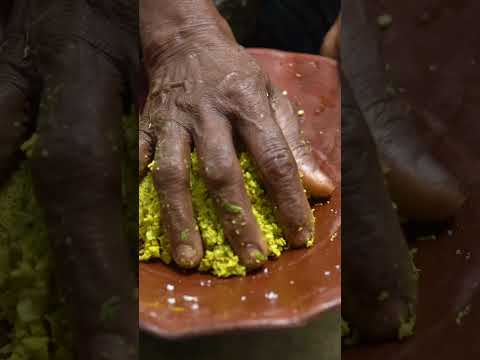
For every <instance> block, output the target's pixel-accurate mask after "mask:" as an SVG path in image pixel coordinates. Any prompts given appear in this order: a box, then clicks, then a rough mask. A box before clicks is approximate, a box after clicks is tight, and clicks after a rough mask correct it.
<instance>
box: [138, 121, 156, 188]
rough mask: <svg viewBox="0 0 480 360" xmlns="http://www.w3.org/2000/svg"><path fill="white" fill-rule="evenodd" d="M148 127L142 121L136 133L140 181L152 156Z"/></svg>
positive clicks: (151, 140) (152, 142)
mask: <svg viewBox="0 0 480 360" xmlns="http://www.w3.org/2000/svg"><path fill="white" fill-rule="evenodd" d="M146 121H148V120H146ZM148 126H149V125H148V124H145V123H144V121H143V120H142V121H140V129H139V133H138V178H139V180H140V181H141V180H142V179H143V177H144V176H145V175H146V173H147V170H148V164H150V163H151V162H152V160H153V156H154V149H155V145H154V139H153V136H152V135H151V134H150V131H148V130H147V128H148Z"/></svg>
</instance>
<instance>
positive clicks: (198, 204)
mask: <svg viewBox="0 0 480 360" xmlns="http://www.w3.org/2000/svg"><path fill="white" fill-rule="evenodd" d="M240 166H241V168H242V171H243V178H244V182H245V186H246V190H247V194H248V196H249V198H250V201H251V203H252V208H253V214H254V216H255V218H256V220H257V222H258V224H259V226H260V229H261V231H262V233H263V235H264V237H265V239H266V241H267V244H268V248H269V251H270V256H271V257H274V258H275V257H279V256H280V255H281V253H282V252H283V251H284V250H286V249H287V242H286V241H285V239H284V238H283V235H282V231H281V229H280V227H279V225H278V223H277V220H276V217H275V211H274V207H273V206H272V204H271V203H270V201H269V200H268V198H267V196H266V194H265V191H264V189H263V188H262V186H261V183H260V180H259V178H258V177H257V175H256V173H255V169H254V167H253V164H252V162H251V161H250V159H249V158H248V156H247V155H246V154H245V153H242V154H241V155H240ZM190 179H191V184H190V185H191V191H192V198H193V207H194V210H195V215H196V219H197V225H198V228H199V231H200V234H201V236H202V240H203V243H204V249H205V254H204V257H203V259H202V261H201V263H200V266H199V269H198V270H199V271H202V272H210V273H212V274H214V275H215V276H218V277H229V276H234V275H237V276H243V275H246V268H245V266H243V265H242V264H240V260H239V258H238V257H237V256H236V255H235V254H234V252H233V250H232V248H231V247H230V245H229V244H228V242H227V241H226V240H225V237H224V234H223V230H222V226H221V224H220V222H219V220H218V218H217V215H216V212H215V208H214V203H213V200H212V198H211V197H210V196H209V194H208V190H207V186H206V184H205V182H204V181H203V180H202V178H201V176H200V169H199V163H198V158H197V155H196V154H195V153H192V166H191V176H190ZM161 223H162V222H161V203H160V200H159V199H158V195H157V193H156V191H155V188H154V185H153V180H152V177H151V176H150V175H148V176H147V177H146V178H145V179H144V180H143V182H142V183H141V184H140V191H139V237H140V241H141V243H140V261H148V260H152V259H160V260H162V261H163V262H164V263H166V264H170V263H171V262H172V257H171V254H170V245H169V242H168V240H167V238H166V234H165V230H164V228H163V226H162V224H161ZM309 245H310V246H311V245H313V239H312V242H310V243H309Z"/></svg>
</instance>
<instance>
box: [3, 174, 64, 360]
mask: <svg viewBox="0 0 480 360" xmlns="http://www.w3.org/2000/svg"><path fill="white" fill-rule="evenodd" d="M66 319H67V316H66V314H65V311H64V304H63V303H62V301H61V297H60V296H59V294H58V293H57V292H56V291H55V284H54V279H53V268H52V258H51V253H50V247H49V242H48V238H47V231H46V227H45V225H44V223H43V221H42V214H41V211H40V209H39V207H38V205H37V203H36V201H35V197H34V196H33V189H32V182H31V178H30V174H29V171H28V169H27V167H26V166H25V165H23V166H22V167H21V168H20V170H18V171H17V172H16V173H15V174H14V175H13V177H12V178H11V179H9V181H8V182H7V184H5V185H4V186H3V187H2V188H1V189H0V334H2V333H3V334H5V336H6V343H3V344H2V343H0V359H9V360H25V359H59V360H60V359H62V360H63V359H65V360H68V359H71V358H72V355H71V350H70V344H71V332H70V331H69V327H68V322H67V320H66ZM0 339H1V336H0ZM4 342H5V341H4Z"/></svg>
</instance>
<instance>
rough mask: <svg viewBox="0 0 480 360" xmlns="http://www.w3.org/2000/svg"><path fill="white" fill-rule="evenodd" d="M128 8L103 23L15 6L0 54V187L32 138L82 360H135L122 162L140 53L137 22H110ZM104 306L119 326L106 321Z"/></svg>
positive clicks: (21, 3)
mask: <svg viewBox="0 0 480 360" xmlns="http://www.w3.org/2000/svg"><path fill="white" fill-rule="evenodd" d="M122 1H123V0H122ZM127 3H128V2H127V1H123V3H121V2H120V1H117V2H115V4H114V5H115V6H113V7H112V8H111V13H110V15H111V16H110V17H109V18H108V19H106V18H105V13H104V12H103V9H102V8H101V6H100V4H99V2H97V4H98V7H91V6H90V5H87V2H83V1H82V2H76V1H63V0H49V1H42V2H35V1H29V0H15V1H14V5H13V9H12V12H11V13H10V17H9V21H8V26H7V33H6V39H5V42H4V43H3V46H2V50H1V52H0V128H1V130H0V179H4V178H5V177H7V176H8V174H9V171H11V170H12V169H13V168H14V166H15V164H16V162H17V161H18V159H19V158H20V157H19V155H20V151H19V147H20V145H21V144H22V143H23V142H24V141H26V140H27V138H28V137H30V135H31V134H32V132H33V131H36V133H37V135H38V140H37V142H36V144H35V146H34V148H33V156H32V159H31V165H32V173H33V177H34V182H35V187H36V193H37V197H38V199H39V201H40V203H41V205H42V207H43V209H44V210H45V211H44V212H45V219H46V222H47V225H48V228H49V234H50V238H51V240H52V245H53V248H54V251H55V255H56V265H57V273H58V274H59V278H60V281H61V285H62V287H63V290H64V293H65V295H66V299H67V303H68V304H69V305H70V306H72V310H73V311H72V314H73V320H74V322H73V325H74V330H75V334H76V336H77V338H76V340H77V341H76V350H77V353H76V355H77V357H78V358H81V359H87V358H88V359H135V358H136V355H135V352H136V336H137V328H136V327H135V326H132V324H136V323H137V316H138V312H137V305H136V304H137V301H136V298H135V288H136V279H135V277H134V272H133V269H132V267H131V266H130V265H129V264H130V256H129V253H128V246H127V242H126V238H125V234H124V228H123V226H122V224H123V221H124V218H123V215H122V198H121V194H122V192H121V169H120V163H121V149H122V137H121V117H122V113H123V104H124V98H125V94H127V93H128V91H129V87H130V80H131V78H132V76H130V75H131V74H130V73H129V72H128V71H127V70H126V69H135V68H136V67H138V50H137V49H138V47H137V46H138V44H137V41H136V38H135V33H136V30H135V29H136V28H133V29H134V31H133V32H129V31H128V30H127V29H129V28H130V29H132V28H131V26H132V25H133V22H135V20H132V19H123V20H122V17H121V15H120V13H121V12H118V13H117V12H115V11H114V10H118V9H120V8H122V9H125V8H128V6H129V4H127ZM110 5H111V4H110ZM135 6H136V5H135ZM135 6H134V8H135ZM125 13H127V14H128V13H129V12H125ZM130 13H131V14H135V13H136V12H135V11H134V12H130ZM117 15H118V16H117ZM132 17H133V18H135V16H134V15H132ZM137 26H138V25H137ZM26 31H28V33H27V32H26ZM116 39H121V41H120V40H118V41H117V40H116ZM132 72H133V70H132ZM112 299H113V300H114V301H113V300H112ZM112 301H113V304H112V306H114V307H115V309H116V313H115V316H113V317H112V318H111V319H105V317H104V315H102V314H103V312H104V307H105V304H107V305H108V304H109V303H112Z"/></svg>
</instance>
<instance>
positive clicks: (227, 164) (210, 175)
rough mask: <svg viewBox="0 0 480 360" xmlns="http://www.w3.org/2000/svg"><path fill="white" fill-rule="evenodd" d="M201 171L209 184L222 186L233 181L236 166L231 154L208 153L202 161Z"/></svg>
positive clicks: (217, 186)
mask: <svg viewBox="0 0 480 360" xmlns="http://www.w3.org/2000/svg"><path fill="white" fill-rule="evenodd" d="M203 172H204V176H205V179H206V180H207V182H208V183H209V184H210V186H212V187H214V188H222V187H226V186H230V185H232V184H233V183H234V182H235V175H236V173H237V168H236V166H235V162H234V158H233V157H232V156H229V155H227V154H219V155H209V156H206V157H205V159H204V161H203Z"/></svg>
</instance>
